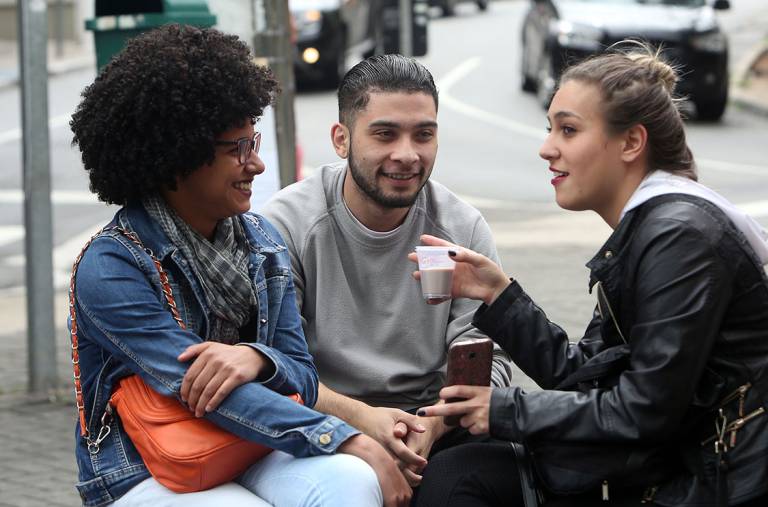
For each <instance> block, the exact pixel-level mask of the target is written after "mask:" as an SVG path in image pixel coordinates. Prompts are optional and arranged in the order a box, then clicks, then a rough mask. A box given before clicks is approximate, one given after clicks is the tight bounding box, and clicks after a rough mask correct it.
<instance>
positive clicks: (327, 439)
mask: <svg viewBox="0 0 768 507" xmlns="http://www.w3.org/2000/svg"><path fill="white" fill-rule="evenodd" d="M330 443H331V434H330V433H323V434H322V435H320V444H321V445H328V444H330Z"/></svg>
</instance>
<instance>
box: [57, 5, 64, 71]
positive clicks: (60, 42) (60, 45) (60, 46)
mask: <svg viewBox="0 0 768 507" xmlns="http://www.w3.org/2000/svg"><path fill="white" fill-rule="evenodd" d="M63 54H64V0H56V56H58V57H59V58H61V56H62V55H63Z"/></svg>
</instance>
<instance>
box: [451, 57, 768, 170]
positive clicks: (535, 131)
mask: <svg viewBox="0 0 768 507" xmlns="http://www.w3.org/2000/svg"><path fill="white" fill-rule="evenodd" d="M481 63H482V58H480V57H478V56H475V57H472V58H468V59H467V60H464V61H463V62H461V63H460V64H459V65H457V66H456V67H454V68H453V69H451V70H450V71H449V72H448V73H447V74H446V75H445V76H443V77H442V78H441V79H440V80H439V81H438V89H439V90H440V104H444V105H445V106H446V107H448V108H450V109H453V110H454V111H456V112H458V113H461V114H464V115H466V116H469V117H471V118H474V119H476V120H480V121H483V122H485V123H489V124H491V125H495V126H497V127H501V128H504V129H507V130H509V131H511V132H515V133H517V134H520V135H524V136H528V137H530V138H532V139H535V140H537V141H543V140H544V138H545V137H546V136H547V134H546V133H545V132H544V131H543V129H540V128H533V127H531V126H529V125H526V124H524V123H520V122H517V121H513V120H510V119H509V118H505V117H503V116H500V115H498V114H494V113H491V112H489V111H485V110H484V109H480V108H478V107H475V106H472V105H470V104H467V103H466V102H463V101H461V100H459V99H457V98H456V97H454V96H453V95H451V88H452V87H453V86H455V85H456V83H458V82H459V81H461V80H462V79H464V78H465V77H466V76H467V75H469V74H470V73H471V72H473V71H474V70H475V69H477V67H479V66H480V64H481ZM696 162H697V164H698V165H699V166H700V167H702V168H705V169H710V170H714V171H720V172H725V173H731V174H749V175H755V176H766V175H768V166H758V165H752V164H739V163H735V162H726V161H723V160H713V159H708V158H696Z"/></svg>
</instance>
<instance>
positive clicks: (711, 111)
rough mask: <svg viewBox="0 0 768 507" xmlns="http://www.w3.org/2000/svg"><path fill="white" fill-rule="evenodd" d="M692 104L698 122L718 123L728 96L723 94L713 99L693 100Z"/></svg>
mask: <svg viewBox="0 0 768 507" xmlns="http://www.w3.org/2000/svg"><path fill="white" fill-rule="evenodd" d="M693 103H694V104H695V105H696V117H697V118H698V119H699V120H705V121H718V120H719V119H720V118H722V116H723V113H725V107H726V106H727V105H728V94H727V93H724V94H722V95H721V96H720V97H716V98H715V99H694V100H693Z"/></svg>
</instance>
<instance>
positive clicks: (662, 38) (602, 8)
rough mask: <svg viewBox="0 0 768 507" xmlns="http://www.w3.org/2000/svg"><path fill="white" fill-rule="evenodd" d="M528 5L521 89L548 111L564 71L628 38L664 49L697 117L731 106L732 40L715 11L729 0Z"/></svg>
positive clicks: (540, 0)
mask: <svg viewBox="0 0 768 507" xmlns="http://www.w3.org/2000/svg"><path fill="white" fill-rule="evenodd" d="M709 3H710V2H708V1H707V0H531V2H530V8H529V10H528V12H527V14H526V16H525V20H524V22H523V29H522V58H521V86H522V88H523V90H525V91H532V92H537V93H538V97H539V100H540V101H541V103H542V105H544V106H545V107H546V106H547V105H548V104H549V101H550V100H551V99H552V94H553V93H554V89H555V85H556V83H557V80H558V79H559V77H560V75H561V73H562V72H563V70H564V69H565V68H566V67H567V66H568V65H570V64H572V63H575V62H577V61H579V60H581V59H583V58H585V57H586V56H588V55H591V54H595V53H599V52H601V51H604V50H605V49H606V48H607V47H609V46H610V45H611V44H613V43H615V42H618V41H620V40H623V39H638V40H643V41H647V42H650V43H651V44H653V45H654V46H655V47H661V48H662V55H664V57H665V58H666V60H667V61H669V62H671V63H673V64H675V65H676V66H677V67H678V68H679V72H680V75H681V77H682V78H681V81H680V83H679V84H678V88H677V91H678V93H679V94H680V95H682V96H686V97H688V98H689V99H690V100H691V101H692V102H693V104H694V105H695V106H696V112H697V114H698V117H699V118H700V119H706V120H717V119H719V118H720V117H721V116H722V115H723V113H724V112H725V106H726V104H727V102H728V39H727V37H726V35H725V34H724V33H723V32H722V31H721V30H720V26H719V24H718V22H717V18H716V16H715V10H717V9H728V8H730V2H729V1H728V0H715V1H714V3H712V5H709Z"/></svg>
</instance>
